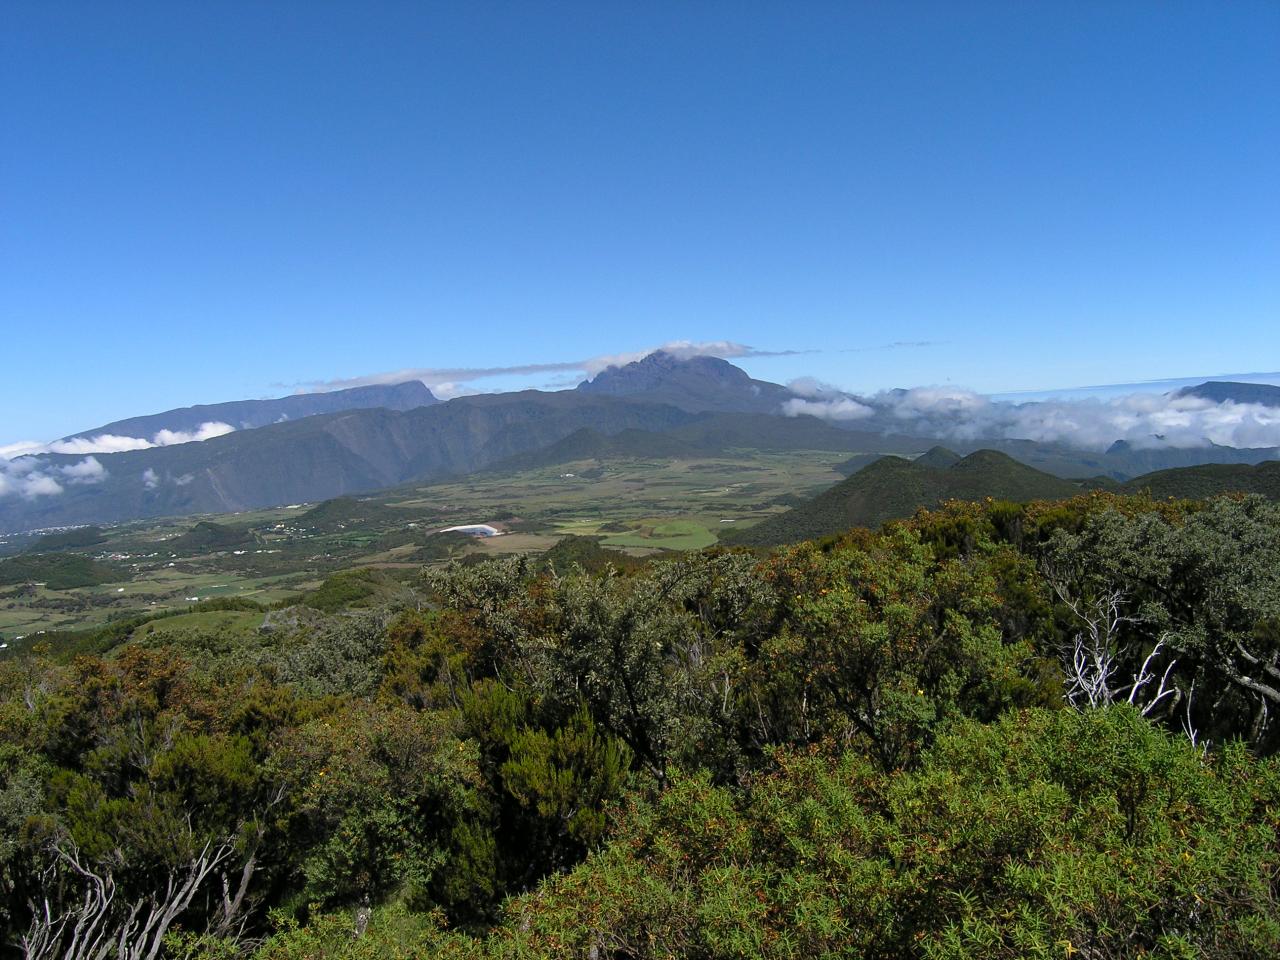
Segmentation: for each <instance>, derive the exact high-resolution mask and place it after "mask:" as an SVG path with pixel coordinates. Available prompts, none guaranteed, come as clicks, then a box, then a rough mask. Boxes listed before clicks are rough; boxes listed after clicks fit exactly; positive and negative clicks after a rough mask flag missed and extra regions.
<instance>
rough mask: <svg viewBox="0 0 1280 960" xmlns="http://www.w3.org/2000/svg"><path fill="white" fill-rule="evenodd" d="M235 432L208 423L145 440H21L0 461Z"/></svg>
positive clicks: (106, 436)
mask: <svg viewBox="0 0 1280 960" xmlns="http://www.w3.org/2000/svg"><path fill="white" fill-rule="evenodd" d="M235 429H236V428H235V427H233V426H231V424H229V423H222V422H220V421H209V422H207V423H202V424H200V426H198V427H197V428H196V429H194V430H161V431H160V432H159V433H157V434H156V435H155V436H153V437H152V438H151V439H150V440H148V439H146V438H145V437H122V436H119V435H117V434H113V433H99V434H97V435H96V436H92V437H73V438H72V439H70V440H54V441H52V442H50V443H38V442H36V441H31V440H24V441H19V442H18V443H11V444H9V445H8V446H5V447H0V460H13V459H15V458H17V457H26V456H38V455H40V454H42V453H61V454H67V455H70V456H83V455H86V454H94V453H125V452H127V451H130V450H150V449H151V448H153V447H172V446H174V445H175V444H179V443H198V442H200V441H202V440H212V439H213V438H214V437H222V436H226V435H227V434H228V433H234V432H235Z"/></svg>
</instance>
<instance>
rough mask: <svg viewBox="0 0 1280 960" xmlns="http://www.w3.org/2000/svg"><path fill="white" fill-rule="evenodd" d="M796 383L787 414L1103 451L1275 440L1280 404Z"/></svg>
mask: <svg viewBox="0 0 1280 960" xmlns="http://www.w3.org/2000/svg"><path fill="white" fill-rule="evenodd" d="M805 389H806V387H805V385H803V384H801V386H800V388H799V389H797V386H796V385H795V384H792V390H793V391H794V392H796V393H799V394H801V397H800V398H798V399H796V400H793V401H789V402H788V404H787V405H786V410H785V412H786V413H787V414H788V415H791V416H797V415H799V414H809V415H810V416H816V417H822V418H824V419H828V420H850V419H866V420H871V419H872V418H874V420H875V424H876V426H878V427H881V428H883V429H888V430H894V431H896V432H900V433H910V434H916V435H918V436H926V437H940V438H952V439H956V440H992V439H999V440H1035V441H1038V442H1041V443H1064V444H1067V445H1070V446H1073V447H1080V448H1083V449H1091V450H1105V449H1106V448H1107V447H1109V446H1111V444H1113V443H1115V442H1116V441H1117V440H1124V441H1126V442H1127V443H1129V444H1130V445H1132V446H1134V447H1139V448H1150V447H1161V446H1165V447H1201V446H1205V445H1206V444H1211V443H1212V444H1219V445H1222V446H1229V447H1275V446H1280V407H1268V406H1264V405H1262V404H1256V403H1234V402H1232V401H1225V402H1223V403H1215V402H1213V401H1212V400H1206V399H1203V398H1200V397H1195V396H1179V395H1177V394H1172V393H1168V394H1156V393H1133V394H1128V395H1126V396H1120V397H1112V398H1108V399H1097V398H1088V399H1060V400H1045V401H1040V402H1035V403H1010V402H1005V401H998V400H992V399H991V398H990V397H986V396H983V395H982V394H979V393H974V392H973V391H971V390H963V389H958V388H955V387H916V388H914V389H911V390H889V391H885V392H883V393H878V394H875V395H874V396H872V397H870V398H853V397H849V396H848V395H847V394H841V393H838V392H836V393H834V394H833V393H829V392H828V393H822V392H820V391H819V392H815V391H813V390H810V391H809V393H807V394H806V393H805V392H804V391H805Z"/></svg>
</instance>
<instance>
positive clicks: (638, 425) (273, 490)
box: [0, 351, 1280, 532]
mask: <svg viewBox="0 0 1280 960" xmlns="http://www.w3.org/2000/svg"><path fill="white" fill-rule="evenodd" d="M1190 389H1191V390H1193V391H1206V392H1207V396H1211V397H1223V398H1226V399H1236V400H1237V401H1238V402H1264V400H1260V399H1258V398H1266V397H1271V396H1273V394H1272V393H1271V392H1270V391H1275V392H1276V394H1280V388H1276V387H1266V388H1263V389H1259V385H1256V384H1231V383H1214V382H1211V383H1206V384H1203V385H1201V387H1198V388H1190ZM1194 395H1196V396H1200V395H1202V394H1201V393H1195V394H1194ZM840 396H841V397H843V396H844V395H840ZM1242 398H1248V400H1247V401H1246V400H1245V399H1242ZM796 399H797V395H796V394H794V393H793V392H792V391H791V390H789V389H788V388H787V387H784V386H781V385H779V384H776V383H769V382H767V381H763V380H755V379H752V378H751V377H750V376H748V375H747V374H746V373H745V372H744V371H742V370H740V369H739V368H737V367H735V366H734V365H733V364H731V363H728V362H727V361H725V360H721V359H717V358H714V357H695V358H692V359H680V358H677V357H675V356H673V355H672V354H670V353H666V352H662V351H659V352H657V353H653V354H650V355H649V356H647V357H645V358H644V359H642V360H639V361H636V362H634V363H629V364H625V365H622V366H617V367H610V368H609V369H607V370H605V371H603V372H601V373H600V374H598V375H597V376H596V377H594V378H593V379H591V380H589V381H587V382H585V383H582V384H580V385H579V386H578V388H577V389H575V390H566V391H557V392H542V391H536V390H528V391H522V392H518V393H504V394H483V395H476V396H469V397H460V398H456V399H454V400H451V401H448V402H440V401H438V400H437V398H436V397H434V396H433V395H432V394H431V391H430V390H428V389H427V388H426V387H425V386H423V385H422V384H421V383H420V382H417V381H411V382H408V383H402V384H397V385H394V386H386V387H383V386H375V387H357V388H353V389H350V390H341V391H334V392H332V393H318V394H298V395H295V396H290V397H281V398H277V399H273V400H246V401H235V402H232V403H224V404H209V405H203V406H195V407H185V408H181V409H178V410H170V411H166V412H164V413H160V414H154V415H150V416H144V417H134V418H131V419H126V420H119V421H115V422H113V423H109V424H104V425H103V426H101V427H97V428H95V429H93V430H86V431H83V432H81V433H78V434H74V435H73V436H72V437H71V438H68V439H69V440H73V441H74V440H85V441H86V444H85V447H86V449H93V450H94V451H95V452H93V457H94V458H95V459H94V460H93V462H87V461H86V460H85V459H84V457H85V450H83V449H82V450H80V452H77V453H75V454H71V453H43V454H39V455H36V456H31V457H25V458H20V459H19V460H17V461H12V462H11V463H10V464H9V465H8V466H9V469H10V471H11V473H10V475H11V476H18V477H27V478H30V477H32V476H37V477H38V476H46V477H47V478H48V482H47V483H44V484H42V485H41V488H40V489H35V488H33V489H32V490H31V493H30V494H29V495H15V494H12V493H11V494H10V495H7V496H0V532H17V531H24V530H32V529H38V528H45V527H53V526H68V525H75V524H89V523H110V522H119V521H126V520H133V519H140V518H144V517H156V516H164V515H184V514H193V513H218V512H228V511H236V510H245V509H251V508H258V507H266V506H276V505H281V504H288V503H301V502H317V501H321V500H326V499H330V498H333V497H338V496H343V495H348V494H356V493H368V492H373V491H376V490H380V489H385V488H387V487H391V486H395V485H399V484H402V483H406V482H410V481H415V482H430V481H432V480H437V479H443V478H453V477H459V476H465V475H467V474H469V473H473V472H475V471H477V470H482V469H502V470H506V471H513V470H520V469H530V468H532V467H535V466H546V465H554V464H557V463H565V462H573V461H575V460H582V459H607V458H618V457H651V458H652V457H666V458H680V457H691V456H706V455H712V454H714V455H716V456H726V455H732V452H733V451H735V450H744V451H750V450H769V451H786V450H827V451H836V452H847V453H849V454H850V455H851V458H850V460H849V461H848V462H847V464H846V466H845V472H848V473H853V475H854V477H858V476H862V475H863V474H864V473H865V472H866V470H868V469H871V468H873V467H874V468H875V469H876V471H877V472H876V473H875V474H873V475H872V476H883V477H884V478H885V482H886V483H888V482H891V481H890V478H889V472H890V471H892V470H895V469H898V470H901V469H903V468H902V467H901V466H899V465H894V464H892V463H891V464H889V465H887V466H883V465H882V466H877V464H878V463H879V457H881V456H882V455H884V454H905V455H918V454H920V453H922V452H924V451H926V450H928V449H929V448H930V447H931V446H934V445H935V444H937V443H938V442H939V438H937V437H926V436H907V435H903V434H900V433H893V432H891V431H892V430H893V429H894V428H895V424H897V427H896V428H897V429H901V422H902V421H895V420H894V419H893V418H892V417H889V416H885V417H883V418H880V419H877V418H876V417H871V418H869V419H866V420H863V419H858V420H854V421H852V422H839V421H834V420H823V419H817V418H815V417H812V416H803V415H802V416H784V415H783V412H784V409H787V405H788V401H794V400H796ZM1265 402H1270V401H1265ZM211 422H216V423H225V424H228V425H229V426H230V427H232V428H234V432H231V433H226V434H225V435H222V436H215V437H213V438H212V439H207V440H203V441H198V442H186V443H181V442H170V444H169V445H167V446H164V445H156V446H149V447H148V448H147V449H131V450H127V451H126V452H111V453H108V452H97V448H93V445H92V440H93V438H99V437H101V436H103V435H104V434H110V435H112V436H115V437H136V438H141V439H143V440H149V439H150V438H153V437H155V436H156V435H157V434H158V433H159V432H160V431H175V432H178V433H190V432H193V431H197V430H199V429H200V427H201V426H202V425H203V424H207V423H211ZM947 445H948V446H950V447H954V446H955V445H954V443H953V442H952V443H948V444H947ZM103 446H104V448H109V445H103ZM955 448H956V449H958V450H959V453H960V454H964V453H969V454H973V453H975V451H978V450H980V449H984V448H992V449H995V450H998V451H999V452H1001V453H1003V454H1005V455H1006V456H1005V457H1004V460H1006V461H1008V463H1013V462H1014V461H1018V462H1020V464H1022V465H1026V467H1027V468H1028V469H1030V471H1031V473H1030V474H1028V473H1025V472H1023V473H1020V474H1019V473H1017V471H1014V470H1013V468H1011V467H1009V466H1008V464H1003V466H1002V468H1001V471H997V473H1001V475H1002V476H1003V478H1004V480H1005V481H1008V482H1010V483H1013V482H1014V480H1016V479H1017V478H1018V477H1022V478H1023V479H1027V478H1029V477H1030V475H1031V474H1036V473H1037V471H1038V472H1039V474H1038V475H1039V476H1041V477H1043V476H1049V479H1050V480H1052V481H1054V483H1055V484H1057V486H1053V485H1052V484H1049V483H1048V482H1047V481H1044V480H1039V479H1038V480H1037V481H1036V484H1035V485H1034V493H1035V495H1036V496H1049V495H1053V494H1052V493H1051V492H1049V491H1051V490H1065V489H1067V487H1064V486H1062V484H1063V483H1066V482H1067V481H1063V480H1060V479H1059V478H1062V477H1067V478H1072V479H1085V478H1089V477H1097V476H1108V477H1111V478H1112V479H1114V480H1117V481H1125V480H1128V479H1129V478H1132V477H1134V476H1137V475H1139V474H1146V473H1150V472H1151V471H1156V470H1161V469H1167V468H1171V467H1185V466H1197V465H1201V464H1209V463H1236V464H1252V463H1258V462H1260V461H1263V460H1270V459H1280V449H1275V448H1269V449H1235V448H1231V447H1215V446H1212V445H1209V444H1207V443H1206V444H1205V445H1202V446H1198V447H1189V448H1188V447H1172V446H1153V447H1150V448H1146V447H1144V448H1135V447H1132V446H1130V445H1128V444H1125V443H1117V444H1115V445H1113V447H1112V448H1111V449H1109V450H1107V451H1105V452H1099V451H1090V450H1081V449H1074V448H1071V447H1069V446H1067V445H1065V444H1046V443H1037V442H1033V441H1029V440H982V439H975V440H972V441H969V442H968V443H967V444H965V445H960V446H958V447H955ZM957 455H959V454H957ZM938 456H941V455H940V454H938ZM1010 458H1012V459H1010ZM966 459H967V458H966ZM926 462H927V461H926V460H921V461H920V462H919V463H918V465H917V466H916V467H913V469H914V470H921V469H926V467H925V464H926ZM979 462H982V461H981V458H980V460H979ZM1002 463H1003V461H1002ZM908 466H910V465H908ZM988 466H990V464H988ZM1031 468H1034V469H1031ZM965 469H969V468H965ZM965 469H961V464H960V463H956V464H953V465H951V466H950V467H949V472H951V471H955V476H954V477H951V478H950V479H949V480H948V483H952V482H953V481H954V482H958V481H959V480H960V479H962V478H963V477H964V476H965ZM855 470H856V471H858V472H857V473H854V471H855ZM1050 475H1051V476H1050ZM906 478H914V479H911V480H910V482H911V483H913V484H915V487H913V488H911V489H917V488H918V490H919V496H926V495H927V494H928V493H929V491H931V490H934V489H935V487H938V484H937V481H936V478H932V479H930V478H925V479H924V480H921V479H920V478H919V477H918V476H917V475H916V474H915V473H911V472H910V471H908V472H906V473H903V474H902V476H901V477H898V478H897V479H898V480H899V481H902V482H906ZM0 479H2V478H0ZM859 482H866V477H863V480H862V481H859ZM895 482H896V481H895ZM1002 482H1003V481H1002ZM3 489H4V487H3V486H2V485H0V490H3ZM10 489H11V490H12V489H14V487H13V485H12V484H10ZM938 489H939V490H941V487H938ZM947 489H951V487H947ZM956 489H957V490H960V491H961V492H958V493H947V494H946V495H948V496H950V495H955V496H959V495H962V493H963V490H964V489H967V488H966V487H964V486H963V484H961V486H960V487H957V488H956ZM1003 489H1004V488H1003V487H1001V488H1000V489H999V490H997V491H996V493H994V494H992V495H1001V496H1010V495H1012V494H1007V493H1001V492H1000V490H1003ZM1017 489H1021V488H1015V492H1016V490H1017ZM1073 489H1074V488H1073ZM50 491H55V492H52V493H50ZM57 491H60V492H57ZM989 492H990V490H989V489H988V490H986V491H984V492H983V493H982V494H980V495H986V494H987V493H989ZM943 493H945V491H943ZM939 495H942V493H939ZM912 498H916V499H918V497H917V496H916V494H912V495H911V497H908V498H907V499H912ZM863 515H864V514H862V513H859V514H858V516H863ZM865 516H866V517H870V518H871V520H869V521H868V522H871V521H872V520H874V518H875V517H874V515H873V513H865Z"/></svg>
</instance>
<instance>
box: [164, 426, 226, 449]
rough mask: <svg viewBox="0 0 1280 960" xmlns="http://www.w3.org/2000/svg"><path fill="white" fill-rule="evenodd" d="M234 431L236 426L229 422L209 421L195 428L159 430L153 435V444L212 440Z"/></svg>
mask: <svg viewBox="0 0 1280 960" xmlns="http://www.w3.org/2000/svg"><path fill="white" fill-rule="evenodd" d="M235 431H236V428H235V427H233V426H232V425H231V424H229V423H221V422H219V421H210V422H208V423H202V424H200V426H198V427H197V428H196V429H195V430H189V431H184V430H161V431H160V432H159V433H157V434H156V435H155V445H156V446H157V447H172V446H174V445H176V444H179V443H198V442H200V441H202V440H212V439H213V438H214V437H225V436H226V435H227V434H228V433H235Z"/></svg>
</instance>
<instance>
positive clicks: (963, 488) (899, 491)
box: [723, 448, 1080, 546]
mask: <svg viewBox="0 0 1280 960" xmlns="http://www.w3.org/2000/svg"><path fill="white" fill-rule="evenodd" d="M937 449H940V448H937ZM930 453H931V457H930V459H929V461H927V462H926V463H924V464H921V463H919V462H915V463H913V462H911V461H909V460H903V459H902V458H901V457H882V458H881V459H879V460H877V461H876V462H875V463H873V464H870V465H869V466H867V467H864V468H863V469H862V470H860V471H858V472H857V473H855V474H854V475H853V476H851V477H849V478H848V479H847V480H842V481H840V482H839V483H837V484H836V485H835V486H834V487H831V488H830V489H829V490H825V491H823V492H822V493H820V494H818V495H817V496H816V497H814V498H813V499H811V500H809V501H807V502H805V503H802V504H801V505H799V506H797V507H795V508H794V509H792V510H788V511H787V512H786V513H782V514H779V515H777V516H775V517H772V518H770V519H769V520H765V521H764V522H762V523H759V524H757V525H756V526H754V527H749V528H746V529H744V530H741V531H737V530H735V531H733V532H732V533H729V534H726V535H725V536H724V538H723V539H724V541H725V542H726V543H740V544H751V545H761V546H763V545H767V544H774V543H790V542H793V541H796V540H809V539H816V538H820V537H826V536H830V535H832V534H836V533H841V532H843V531H845V530H848V529H850V528H851V527H870V528H875V527H878V526H880V524H882V523H884V522H885V521H886V520H893V519H898V518H901V517H909V516H911V515H912V514H913V513H915V512H916V510H918V509H919V508H920V507H930V506H935V505H937V504H939V503H941V502H942V501H944V500H981V499H983V498H984V497H994V498H996V499H1000V500H1014V501H1026V500H1040V499H1046V500H1048V499H1057V498H1060V497H1069V496H1072V495H1074V494H1076V493H1078V492H1079V489H1080V488H1079V487H1078V486H1077V485H1076V484H1075V483H1073V482H1071V481H1069V480H1062V479H1060V478H1058V477H1054V476H1050V475H1049V474H1047V473H1041V472H1040V471H1039V470H1035V469H1033V468H1031V467H1028V466H1026V465H1025V464H1021V463H1018V462H1017V461H1016V460H1014V459H1012V458H1011V457H1007V456H1005V455H1004V454H1003V453H998V452H996V451H994V450H979V451H978V452H976V453H972V454H970V455H969V456H967V457H965V458H963V459H960V460H957V461H956V462H955V463H954V464H952V465H951V466H950V467H945V468H937V467H933V466H930V464H932V463H941V462H945V460H946V457H945V456H944V455H943V454H945V453H946V451H942V452H940V453H938V454H937V455H936V456H933V455H932V454H933V451H931V452H930Z"/></svg>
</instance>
